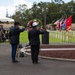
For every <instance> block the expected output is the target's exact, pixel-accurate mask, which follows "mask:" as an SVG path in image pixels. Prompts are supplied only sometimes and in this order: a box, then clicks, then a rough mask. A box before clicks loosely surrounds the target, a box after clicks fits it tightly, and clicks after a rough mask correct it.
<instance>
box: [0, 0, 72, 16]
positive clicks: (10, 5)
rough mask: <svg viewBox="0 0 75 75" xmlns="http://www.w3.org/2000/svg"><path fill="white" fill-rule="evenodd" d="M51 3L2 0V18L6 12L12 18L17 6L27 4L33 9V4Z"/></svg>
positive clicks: (48, 0)
mask: <svg viewBox="0 0 75 75" xmlns="http://www.w3.org/2000/svg"><path fill="white" fill-rule="evenodd" d="M40 1H42V2H51V0H0V17H5V16H6V12H7V11H8V15H9V16H10V15H11V16H12V15H13V14H14V13H15V6H16V5H19V4H26V5H27V7H28V8H31V6H32V4H33V2H36V3H38V2H40ZM63 1H64V2H66V3H67V2H70V1H71V0H63Z"/></svg>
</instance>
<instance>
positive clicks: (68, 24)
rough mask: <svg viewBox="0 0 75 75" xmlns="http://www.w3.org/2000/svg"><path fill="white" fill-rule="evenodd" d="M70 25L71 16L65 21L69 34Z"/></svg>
mask: <svg viewBox="0 0 75 75" xmlns="http://www.w3.org/2000/svg"><path fill="white" fill-rule="evenodd" d="M71 23H72V16H70V17H68V18H67V19H66V30H67V31H68V32H69V31H71Z"/></svg>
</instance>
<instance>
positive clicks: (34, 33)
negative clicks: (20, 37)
mask: <svg viewBox="0 0 75 75" xmlns="http://www.w3.org/2000/svg"><path fill="white" fill-rule="evenodd" d="M40 34H44V31H42V30H41V31H40V30H37V29H36V27H34V28H33V29H32V30H29V31H28V39H29V44H30V46H31V58H32V62H33V63H37V62H38V55H39V49H40V38H39V35H40Z"/></svg>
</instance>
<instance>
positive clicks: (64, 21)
mask: <svg viewBox="0 0 75 75" xmlns="http://www.w3.org/2000/svg"><path fill="white" fill-rule="evenodd" d="M62 30H66V19H65V20H63V23H62Z"/></svg>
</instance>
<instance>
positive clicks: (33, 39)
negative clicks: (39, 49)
mask: <svg viewBox="0 0 75 75" xmlns="http://www.w3.org/2000/svg"><path fill="white" fill-rule="evenodd" d="M39 34H44V31H40V30H36V29H35V28H33V29H32V30H30V31H28V39H29V44H30V45H40V38H39Z"/></svg>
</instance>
